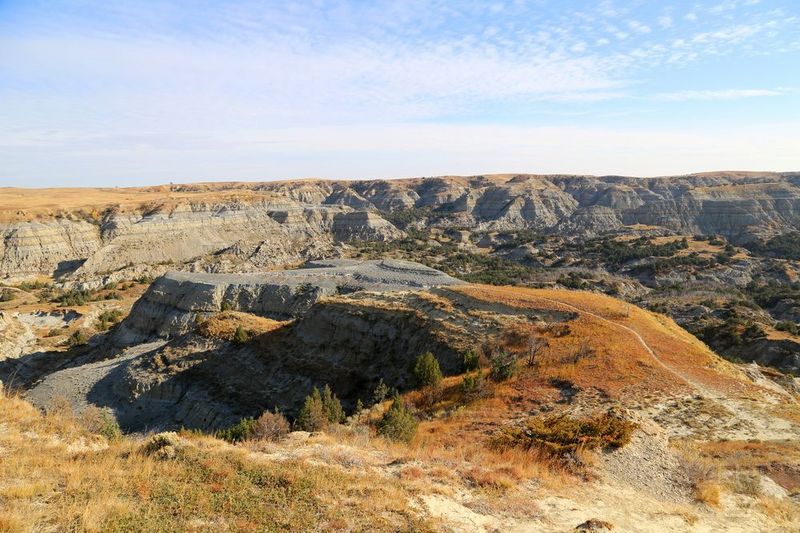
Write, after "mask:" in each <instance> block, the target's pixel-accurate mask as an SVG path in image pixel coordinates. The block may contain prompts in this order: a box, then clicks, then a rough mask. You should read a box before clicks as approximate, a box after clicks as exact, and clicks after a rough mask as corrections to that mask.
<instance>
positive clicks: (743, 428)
mask: <svg viewBox="0 0 800 533" xmlns="http://www.w3.org/2000/svg"><path fill="white" fill-rule="evenodd" d="M537 298H539V299H541V300H544V301H546V302H549V303H552V304H556V305H560V306H563V307H565V308H567V309H569V310H571V311H575V312H577V313H583V314H585V315H588V316H591V317H592V318H595V319H597V320H600V321H602V322H605V323H607V324H610V325H612V326H616V327H617V328H620V329H622V330H624V331H626V332H627V333H630V334H631V335H633V336H634V337H635V338H636V340H637V342H639V344H640V345H641V346H642V347H643V348H644V349H645V350H646V351H647V353H648V354H649V355H650V357H651V358H652V359H653V361H655V362H656V364H658V365H659V366H660V367H661V368H663V369H664V370H666V371H667V372H669V373H670V374H672V375H673V376H675V377H677V378H678V379H680V380H681V381H683V382H684V383H686V384H687V385H689V387H690V388H692V389H694V390H695V391H696V392H697V393H698V394H699V396H700V397H702V399H703V400H707V401H711V402H716V403H717V404H720V405H721V406H723V407H724V409H725V410H726V411H728V412H729V413H730V417H731V418H733V419H736V420H738V421H739V422H741V424H739V423H734V424H727V425H720V426H719V427H717V428H716V433H717V435H716V437H718V438H722V437H724V438H728V439H734V440H745V439H750V438H758V439H764V440H782V439H796V438H798V436H800V427H798V426H797V425H796V424H794V423H791V422H789V421H788V420H783V419H780V418H776V417H774V416H771V415H770V414H769V413H767V412H765V411H763V410H762V409H761V406H757V405H752V404H751V403H749V402H746V401H742V400H740V399H737V398H732V397H730V396H727V395H725V394H724V393H723V392H722V391H718V390H713V389H711V388H709V387H707V386H705V385H703V384H702V383H699V382H697V381H695V380H693V379H692V378H690V377H689V376H687V375H685V374H684V373H682V372H680V371H678V370H676V369H675V368H673V367H671V366H670V365H668V364H667V363H665V362H664V361H663V360H662V359H661V358H660V357H659V356H658V354H657V353H656V352H655V351H654V350H653V349H652V348H651V347H650V345H649V344H647V342H646V341H645V340H644V338H643V337H642V336H641V335H640V334H639V332H637V331H636V330H635V329H633V328H631V327H629V326H626V325H624V324H620V323H619V322H615V321H613V320H610V319H608V318H605V317H604V316H601V315H599V314H597V313H594V312H592V311H587V310H586V309H582V308H580V307H577V306H575V305H572V304H568V303H566V302H562V301H559V300H553V299H551V298H546V297H544V296H537ZM662 407H663V409H662ZM665 409H667V408H666V407H664V406H658V407H656V409H655V411H654V412H653V413H651V415H657V414H658V413H659V412H660V411H663V410H665ZM718 422H719V421H718Z"/></svg>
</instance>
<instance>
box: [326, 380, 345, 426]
mask: <svg viewBox="0 0 800 533" xmlns="http://www.w3.org/2000/svg"><path fill="white" fill-rule="evenodd" d="M322 410H323V411H324V412H325V417H326V418H327V419H328V422H329V423H331V424H340V423H342V422H343V421H344V409H342V404H341V402H339V398H337V397H336V395H335V394H334V393H333V391H332V390H331V388H330V386H329V385H325V388H324V389H322Z"/></svg>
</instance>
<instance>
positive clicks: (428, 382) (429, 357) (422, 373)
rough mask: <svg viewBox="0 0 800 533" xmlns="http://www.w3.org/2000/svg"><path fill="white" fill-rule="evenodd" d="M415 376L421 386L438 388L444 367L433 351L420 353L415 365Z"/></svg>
mask: <svg viewBox="0 0 800 533" xmlns="http://www.w3.org/2000/svg"><path fill="white" fill-rule="evenodd" d="M414 376H415V377H416V378H417V383H418V384H419V385H420V386H422V387H430V388H432V389H436V388H438V387H439V385H440V384H441V383H442V369H441V368H440V367H439V360H438V359H436V357H435V356H434V355H433V354H432V353H431V352H425V353H424V354H422V355H420V356H419V357H417V362H416V364H415V365H414Z"/></svg>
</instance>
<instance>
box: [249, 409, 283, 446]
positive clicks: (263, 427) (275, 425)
mask: <svg viewBox="0 0 800 533" xmlns="http://www.w3.org/2000/svg"><path fill="white" fill-rule="evenodd" d="M289 429H290V428H289V421H288V420H286V417H285V416H283V415H282V414H281V413H280V412H278V411H277V410H275V411H273V412H270V411H264V412H263V413H262V414H261V416H259V417H258V418H257V419H256V423H255V426H254V427H253V433H252V435H251V437H252V438H254V439H258V440H273V441H274V440H279V439H280V438H281V437H283V436H285V435H286V434H287V433H289Z"/></svg>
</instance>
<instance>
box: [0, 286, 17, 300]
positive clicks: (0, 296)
mask: <svg viewBox="0 0 800 533" xmlns="http://www.w3.org/2000/svg"><path fill="white" fill-rule="evenodd" d="M16 297H17V295H16V291H14V290H13V289H3V290H0V302H10V301H12V300H14V299H16Z"/></svg>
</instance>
